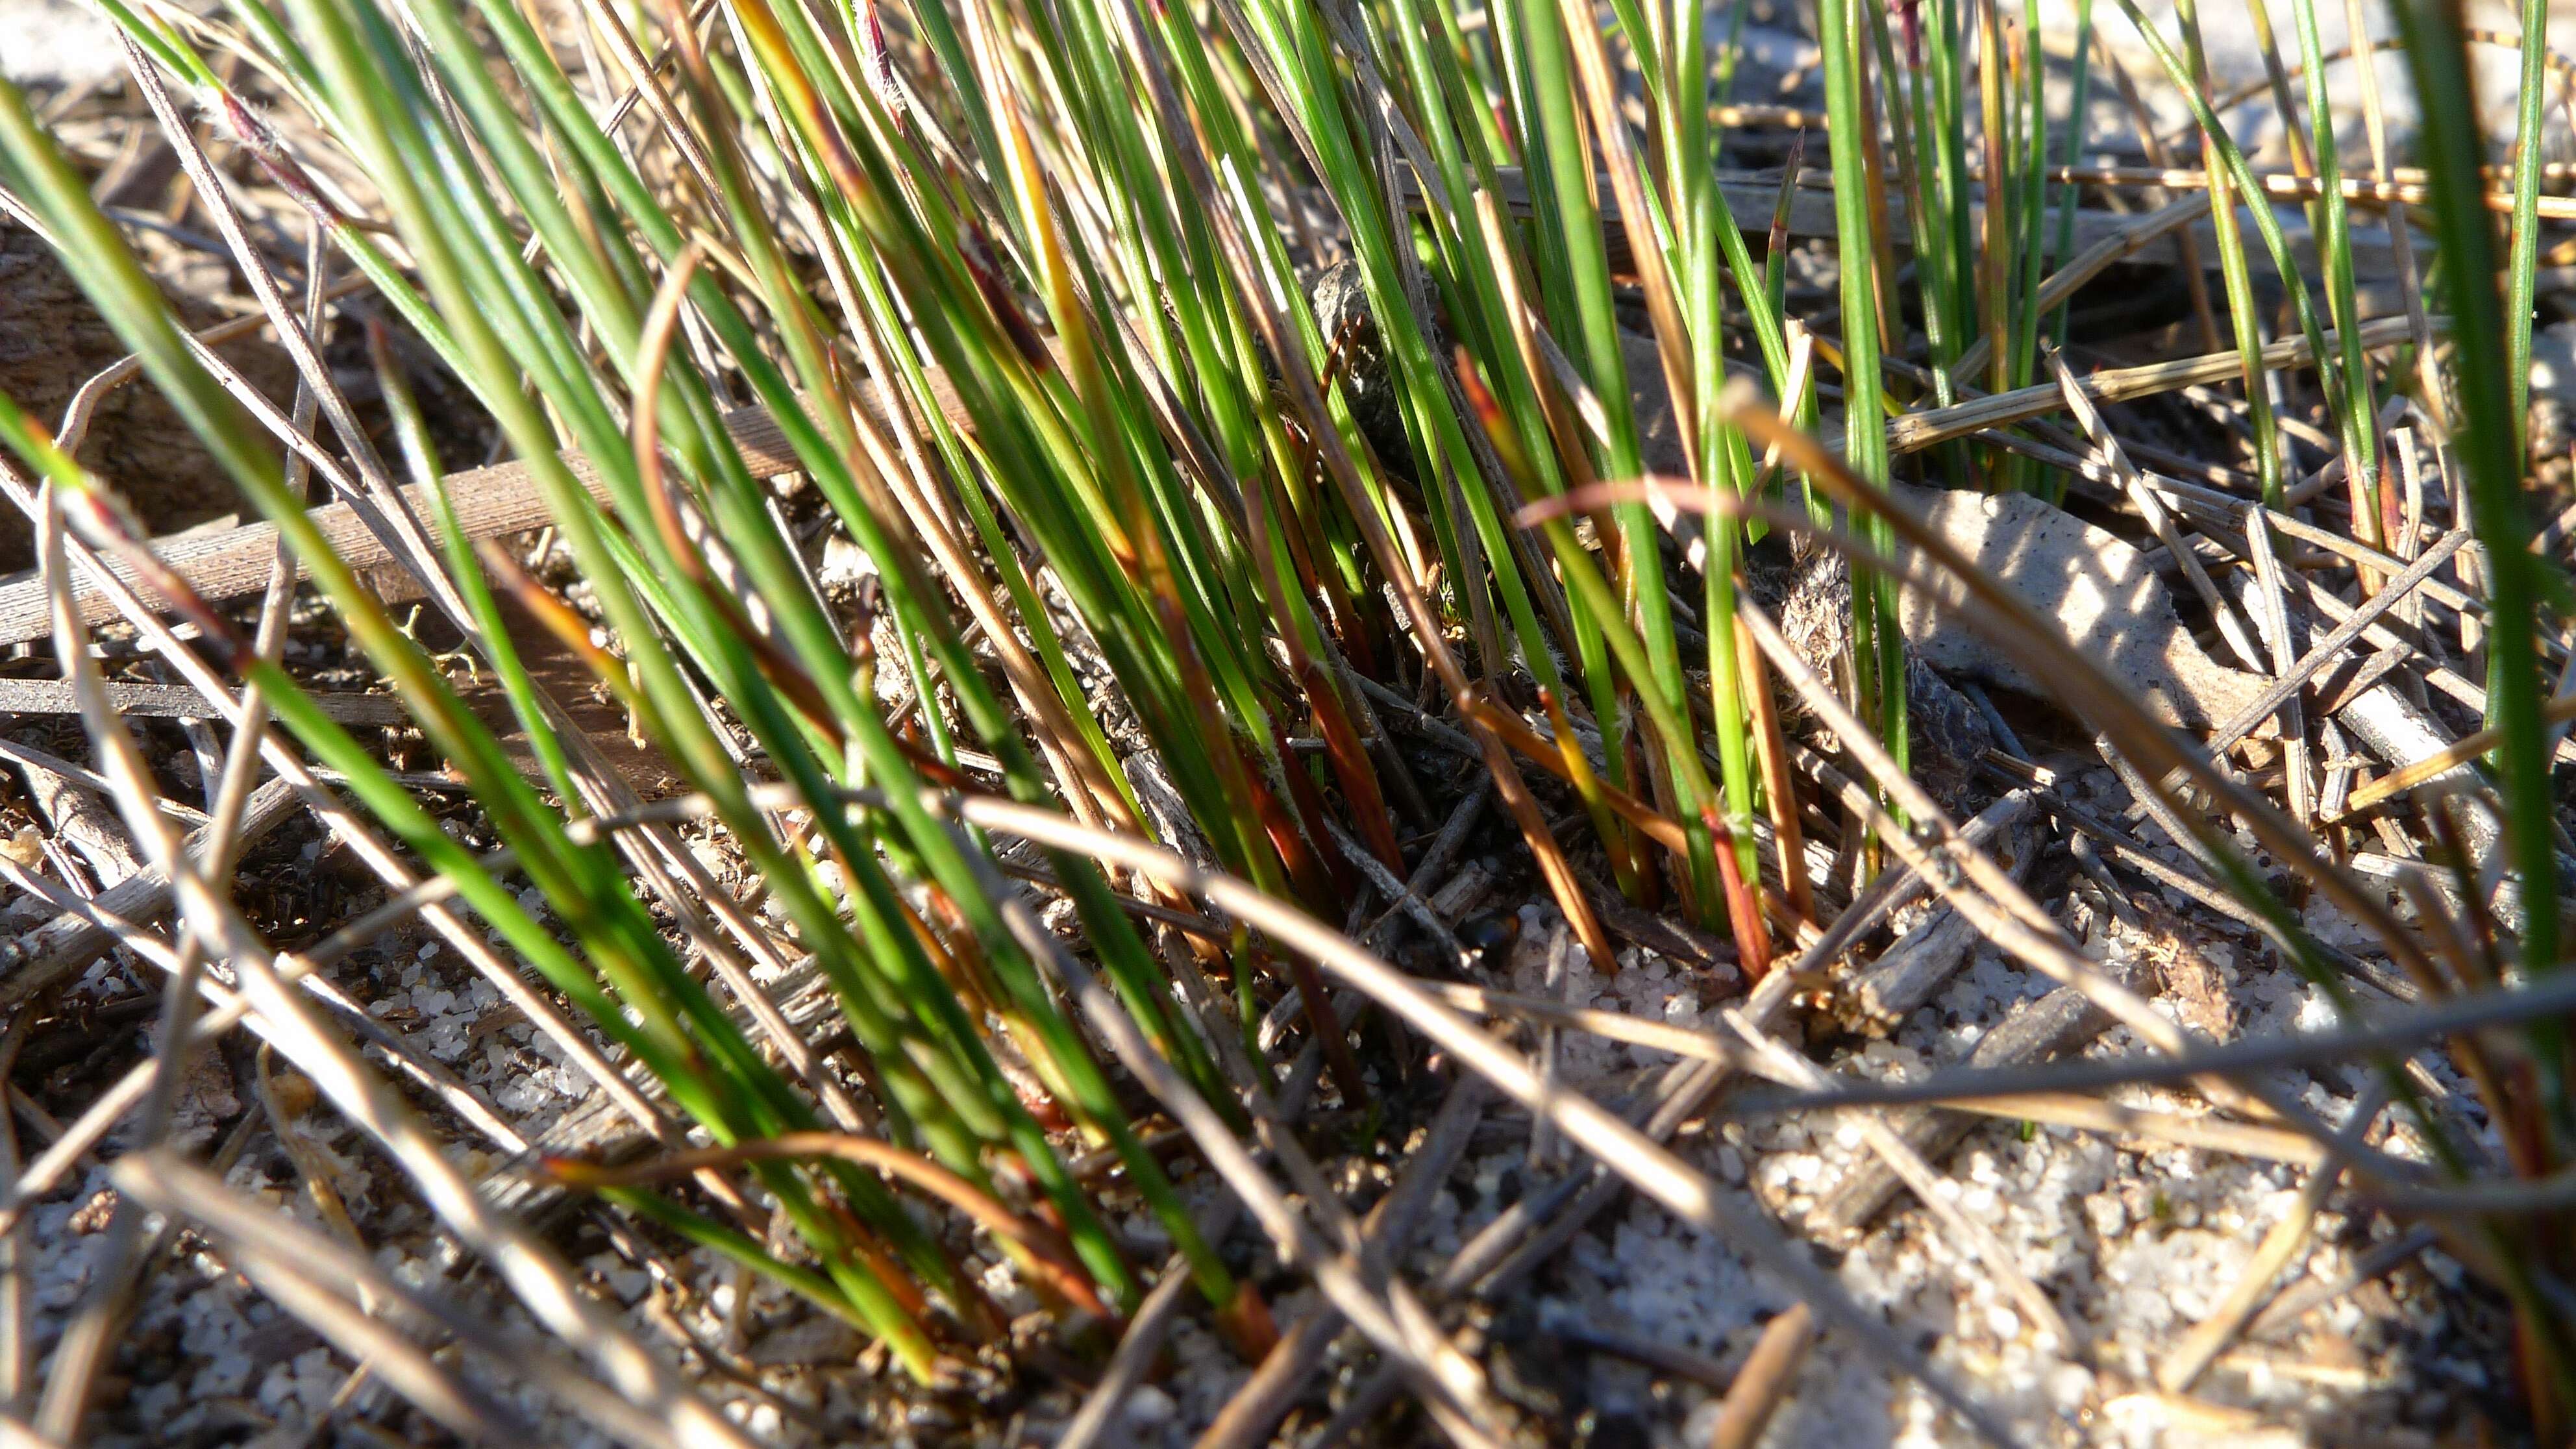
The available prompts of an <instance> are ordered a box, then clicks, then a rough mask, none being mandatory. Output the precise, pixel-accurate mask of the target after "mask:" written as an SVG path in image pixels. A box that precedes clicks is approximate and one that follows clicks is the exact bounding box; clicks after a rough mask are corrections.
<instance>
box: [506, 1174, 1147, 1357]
mask: <svg viewBox="0 0 2576 1449" xmlns="http://www.w3.org/2000/svg"><path fill="white" fill-rule="evenodd" d="M817 1157H834V1158H839V1159H840V1160H841V1161H843V1162H850V1163H856V1164H857V1165H859V1166H861V1167H872V1168H875V1169H876V1170H878V1171H879V1172H882V1173H884V1174H886V1175H887V1176H889V1177H897V1178H901V1179H903V1180H904V1181H906V1182H908V1183H911V1184H912V1185H913V1186H914V1187H916V1188H919V1189H920V1190H921V1191H923V1192H924V1193H927V1194H929V1195H930V1196H932V1197H935V1198H937V1199H938V1200H940V1201H941V1202H944V1203H946V1204H947V1205H948V1206H950V1207H952V1208H955V1209H956V1210H957V1211H959V1212H961V1213H964V1214H965V1215H966V1216H967V1217H969V1218H972V1219H973V1220H974V1221H975V1222H976V1223H978V1224H980V1225H981V1226H982V1227H983V1228H984V1230H985V1231H986V1232H989V1233H991V1234H992V1235H993V1236H995V1237H997V1238H1002V1239H1004V1240H1006V1241H1009V1242H1011V1243H1015V1244H1017V1245H1018V1246H1019V1247H1021V1248H1023V1249H1026V1250H1027V1252H1028V1253H1029V1255H1030V1257H1031V1258H1032V1259H1033V1260H1035V1265H1036V1266H1037V1267H1038V1268H1039V1269H1040V1275H1041V1276H1042V1277H1043V1278H1044V1280H1045V1281H1046V1283H1047V1285H1048V1286H1049V1287H1051V1288H1053V1289H1054V1290H1055V1291H1056V1292H1057V1293H1060V1294H1062V1295H1063V1296H1064V1298H1065V1301H1067V1302H1069V1303H1071V1304H1073V1305H1074V1306H1075V1307H1077V1308H1080V1309H1082V1310H1083V1311H1084V1312H1086V1313H1089V1314H1091V1315H1093V1316H1094V1317H1097V1318H1103V1319H1110V1320H1113V1321H1114V1320H1115V1319H1116V1318H1117V1316H1118V1315H1117V1314H1116V1313H1114V1312H1112V1311H1111V1310H1110V1308H1109V1306H1108V1305H1107V1304H1105V1303H1103V1302H1101V1301H1100V1295H1099V1294H1098V1293H1097V1292H1095V1291H1094V1290H1093V1288H1092V1286H1091V1280H1090V1277H1089V1276H1088V1275H1087V1274H1085V1273H1084V1272H1083V1271H1082V1265H1081V1264H1080V1263H1079V1262H1077V1261H1076V1260H1075V1259H1074V1257H1073V1250H1072V1248H1071V1247H1070V1246H1069V1245H1067V1244H1066V1243H1065V1241H1064V1240H1063V1238H1062V1236H1061V1235H1059V1234H1058V1233H1056V1232H1055V1231H1054V1230H1053V1229H1051V1228H1048V1227H1046V1226H1045V1225H1043V1224H1041V1223H1034V1222H1031V1221H1029V1220H1028V1219H1025V1218H1023V1217H1021V1216H1020V1215H1019V1214H1017V1213H1015V1212H1012V1211H1011V1210H1010V1209H1009V1208H1007V1207H1005V1206H1003V1205H1002V1203H1001V1202H1000V1201H999V1200H997V1199H996V1198H994V1197H993V1195H992V1194H990V1193H988V1192H985V1191H984V1190H983V1189H982V1188H979V1187H977V1186H975V1184H973V1183H971V1182H968V1181H967V1180H966V1179H964V1178H962V1177H960V1176H958V1175H957V1174H956V1173H954V1172H951V1171H949V1170H948V1169H947V1168H945V1167H942V1166H940V1165H939V1164H938V1163H936V1162H933V1161H931V1160H930V1159H929V1158H927V1157H923V1156H921V1155H920V1154H918V1153H914V1152H907V1151H905V1150H904V1149H902V1148H900V1147H897V1146H895V1145H894V1144H893V1143H891V1142H880V1141H878V1140H877V1139H875V1138H873V1137H861V1136H858V1135H856V1134H854V1133H848V1132H789V1133H785V1134H782V1135H780V1136H777V1137H764V1138H761V1139H759V1140H757V1141H751V1142H738V1143H736V1144H734V1145H733V1146H731V1147H706V1148H700V1149H697V1150H694V1151H689V1152H676V1153H673V1154H671V1155H670V1156H667V1157H662V1158H657V1159H655V1160H654V1161H651V1162H639V1163H632V1164H628V1165H625V1166H618V1167H609V1166H603V1165H601V1164H599V1163H594V1162H584V1161H582V1160H580V1159H578V1158H571V1157H548V1158H546V1159H544V1161H543V1162H542V1163H541V1164H540V1170H541V1171H542V1172H543V1174H544V1175H545V1176H547V1177H550V1178H552V1179H553V1180H554V1181H556V1182H559V1183H562V1184H564V1185H565V1186H568V1187H577V1188H582V1189H584V1190H587V1191H593V1192H596V1191H598V1190H600V1189H602V1188H611V1187H633V1186H640V1185H642V1184H645V1183H654V1182H668V1181H670V1180H671V1179H673V1178H675V1177H690V1176H694V1175H695V1174H697V1173H700V1172H704V1171H706V1170H707V1169H709V1168H720V1167H734V1166H738V1165H740V1164H742V1163H746V1162H773V1161H804V1160H807V1159H811V1158H817Z"/></svg>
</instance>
